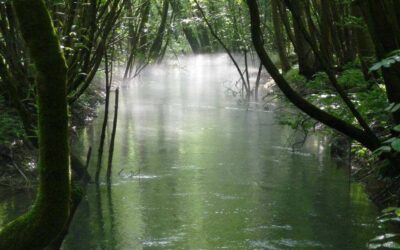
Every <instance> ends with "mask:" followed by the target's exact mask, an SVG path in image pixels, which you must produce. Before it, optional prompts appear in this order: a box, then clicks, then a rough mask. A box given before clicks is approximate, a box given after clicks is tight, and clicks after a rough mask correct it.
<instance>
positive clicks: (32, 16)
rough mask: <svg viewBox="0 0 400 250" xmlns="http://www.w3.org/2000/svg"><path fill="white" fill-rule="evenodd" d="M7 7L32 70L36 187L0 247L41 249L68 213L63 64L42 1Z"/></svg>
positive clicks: (17, 0) (19, 1) (4, 232)
mask: <svg viewBox="0 0 400 250" xmlns="http://www.w3.org/2000/svg"><path fill="white" fill-rule="evenodd" d="M13 7H14V10H15V13H16V16H17V20H18V22H19V28H20V30H21V34H22V37H23V39H24V40H25V43H26V46H27V48H28V50H29V52H30V56H31V58H32V61H33V62H34V64H35V69H36V85H37V89H38V99H37V103H38V115H39V119H38V136H39V164H38V167H39V180H40V184H39V191H38V195H37V198H36V201H35V204H34V206H33V208H32V209H31V210H30V211H29V212H28V213H26V214H25V215H23V216H21V217H19V218H18V219H16V220H14V221H12V222H11V223H9V224H8V225H6V226H5V228H3V230H2V231H1V232H0V249H10V250H19V249H21V250H23V249H43V248H44V247H45V246H47V245H48V244H49V243H50V242H51V241H52V240H53V239H55V238H56V237H57V235H58V234H59V232H60V231H61V230H62V229H63V227H64V225H65V223H66V221H67V219H68V215H69V205H70V170H69V146H68V116H67V101H66V64H65V59H64V57H63V55H62V52H61V50H60V45H59V42H58V39H57V36H56V34H55V31H54V28H53V25H52V23H51V18H50V15H49V13H48V12H47V9H46V7H45V4H44V2H43V1H42V0H40V1H39V0H38V1H30V0H14V1H13Z"/></svg>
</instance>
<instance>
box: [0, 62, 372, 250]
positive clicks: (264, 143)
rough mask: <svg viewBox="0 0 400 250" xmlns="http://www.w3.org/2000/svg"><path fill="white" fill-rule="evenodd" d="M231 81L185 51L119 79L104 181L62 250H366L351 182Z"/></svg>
mask: <svg viewBox="0 0 400 250" xmlns="http://www.w3.org/2000/svg"><path fill="white" fill-rule="evenodd" d="M233 80H237V73H236V71H235V69H234V67H232V65H231V64H230V63H229V61H228V58H227V57H226V56H223V55H215V56H195V57H187V58H181V59H180V61H179V63H176V62H168V63H167V64H166V65H163V66H154V67H150V68H148V69H147V71H146V72H145V73H144V74H143V75H142V76H141V77H140V79H137V80H136V81H135V82H132V83H130V84H129V85H126V86H123V88H122V90H121V93H120V113H119V121H118V128H117V137H116V145H115V153H114V164H113V166H114V171H113V184H112V185H111V186H107V185H105V184H104V183H102V184H101V185H100V186H98V187H96V186H95V185H90V186H89V188H88V194H87V196H86V199H85V200H84V201H83V202H82V204H81V205H80V207H79V210H78V211H77V213H76V216H75V218H74V221H73V224H72V227H71V229H70V234H69V235H68V237H67V239H66V241H65V243H64V245H63V249H64V250H79V249H82V250H83V249H364V248H365V246H366V242H367V241H368V240H369V239H370V238H372V237H373V236H374V235H375V232H374V231H375V228H376V225H375V216H376V210H375V208H374V207H373V205H372V204H371V203H370V202H369V201H368V200H367V198H366V197H365V194H364V193H363V192H362V191H361V189H360V187H359V186H358V185H355V184H351V185H350V183H349V178H348V176H347V175H346V172H347V171H346V170H345V169H343V168H338V166H337V165H336V164H335V163H334V162H332V161H331V159H330V158H329V155H328V154H327V152H326V150H325V146H326V144H325V143H324V141H321V140H318V139H315V138H314V139H311V140H309V141H308V142H307V144H306V145H305V147H304V148H302V149H300V150H298V151H295V152H293V151H292V150H291V148H290V145H288V143H287V138H288V136H289V133H290V131H289V130H287V129H285V128H282V127H281V126H278V125H277V124H276V122H275V119H274V115H275V114H274V113H271V112H265V111H263V110H257V109H256V108H252V109H251V110H248V109H247V108H246V107H241V106H238V105H237V102H236V100H235V99H233V98H232V97H229V96H225V95H224V90H225V89H224V85H223V83H226V82H227V81H233ZM110 117H112V115H111V116H110ZM101 120H102V115H100V116H99V118H98V119H97V120H96V121H95V123H94V125H93V126H92V127H90V128H88V129H86V130H85V131H83V132H82V140H81V141H80V142H78V143H77V145H75V150H76V151H78V152H85V151H86V150H87V148H88V146H89V145H92V146H94V147H97V145H98V139H99V133H100V130H101V122H102V121H101ZM111 122H112V121H111V120H110V124H111ZM110 127H111V126H110ZM110 132H111V131H108V133H109V134H108V137H107V140H109V136H110V134H111V133H110ZM94 151H96V150H94ZM82 155H84V153H82ZM92 159H97V157H96V155H94V156H93V157H92ZM95 165H96V162H92V166H91V167H92V170H94V166H95ZM2 205H3V206H5V205H4V203H3V204H2ZM7 211H8V210H7V209H3V208H2V209H1V213H0V221H1V220H3V221H4V220H5V218H6V217H7V216H5V215H4V213H7Z"/></svg>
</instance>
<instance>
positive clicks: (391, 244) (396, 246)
mask: <svg viewBox="0 0 400 250" xmlns="http://www.w3.org/2000/svg"><path fill="white" fill-rule="evenodd" d="M382 246H383V247H386V248H389V249H400V244H399V243H397V242H394V241H389V242H385V243H383V245H382Z"/></svg>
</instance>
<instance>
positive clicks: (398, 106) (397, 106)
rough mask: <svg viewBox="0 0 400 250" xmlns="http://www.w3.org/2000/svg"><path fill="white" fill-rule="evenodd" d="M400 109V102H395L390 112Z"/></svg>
mask: <svg viewBox="0 0 400 250" xmlns="http://www.w3.org/2000/svg"><path fill="white" fill-rule="evenodd" d="M399 109H400V103H398V104H396V105H395V106H394V107H393V108H392V109H391V110H390V112H392V113H394V112H397V111H398V110H399Z"/></svg>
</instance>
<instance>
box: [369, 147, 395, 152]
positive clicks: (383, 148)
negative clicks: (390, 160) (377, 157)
mask: <svg viewBox="0 0 400 250" xmlns="http://www.w3.org/2000/svg"><path fill="white" fill-rule="evenodd" d="M390 151H392V148H391V147H389V146H382V147H379V148H378V149H377V150H375V151H374V152H373V153H374V154H381V153H389V152H390Z"/></svg>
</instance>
